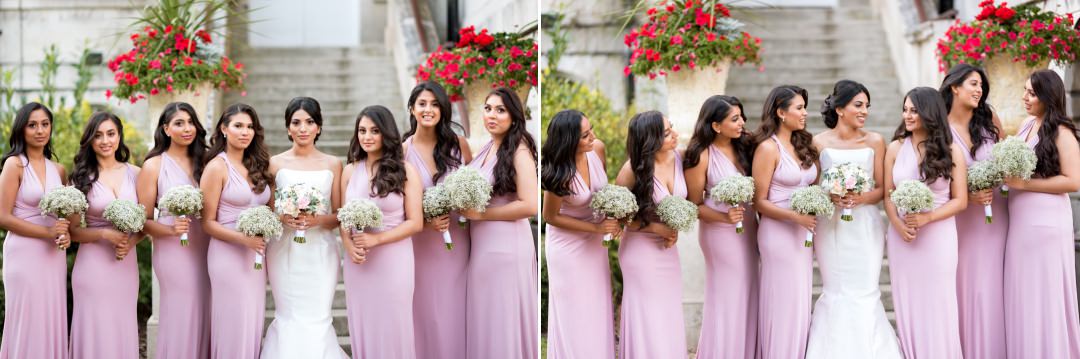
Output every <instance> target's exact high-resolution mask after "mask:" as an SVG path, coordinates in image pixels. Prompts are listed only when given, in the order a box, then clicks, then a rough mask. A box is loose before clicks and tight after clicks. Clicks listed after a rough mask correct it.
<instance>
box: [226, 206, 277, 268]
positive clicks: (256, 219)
mask: <svg viewBox="0 0 1080 359" xmlns="http://www.w3.org/2000/svg"><path fill="white" fill-rule="evenodd" d="M236 230H237V231H238V232H240V233H242V234H244V235H245V236H253V237H262V239H263V241H266V239H267V238H272V237H277V236H280V235H281V230H282V229H281V220H279V219H278V216H277V215H276V214H274V211H272V210H270V207H267V206H257V207H251V208H248V209H245V210H244V211H243V212H240V215H239V216H238V217H236ZM262 267H263V254H262V253H258V252H256V253H255V269H262Z"/></svg>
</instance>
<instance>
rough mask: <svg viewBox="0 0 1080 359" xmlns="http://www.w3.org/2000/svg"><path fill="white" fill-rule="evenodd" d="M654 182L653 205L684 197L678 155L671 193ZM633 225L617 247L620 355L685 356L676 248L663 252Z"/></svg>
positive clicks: (647, 358) (631, 357) (646, 358)
mask: <svg viewBox="0 0 1080 359" xmlns="http://www.w3.org/2000/svg"><path fill="white" fill-rule="evenodd" d="M639 180H644V179H639ZM652 181H653V195H652V197H653V198H652V200H653V202H654V203H660V201H662V200H663V199H664V198H667V197H668V196H678V197H683V198H685V197H686V179H685V178H684V177H683V168H682V156H680V155H679V153H678V152H675V183H674V188H673V190H671V191H669V190H668V188H667V186H665V185H664V184H663V183H662V182H660V180H659V179H657V178H655V177H653V179H652ZM650 216H651V218H650V221H654V222H655V221H659V220H660V218H659V217H657V216H656V215H654V214H650ZM631 227H633V226H631ZM631 227H627V228H626V231H625V232H623V236H622V241H621V243H620V245H619V266H620V267H621V268H622V274H623V300H622V311H621V316H620V318H619V323H620V325H619V333H620V334H619V357H620V358H624V359H636V358H641V359H652V358H686V326H685V323H684V321H683V308H682V272H681V267H680V266H679V251H678V249H676V248H674V247H672V248H664V246H663V241H662V239H661V237H660V236H658V235H655V234H653V233H651V232H644V231H639V230H636V229H637V227H633V228H631Z"/></svg>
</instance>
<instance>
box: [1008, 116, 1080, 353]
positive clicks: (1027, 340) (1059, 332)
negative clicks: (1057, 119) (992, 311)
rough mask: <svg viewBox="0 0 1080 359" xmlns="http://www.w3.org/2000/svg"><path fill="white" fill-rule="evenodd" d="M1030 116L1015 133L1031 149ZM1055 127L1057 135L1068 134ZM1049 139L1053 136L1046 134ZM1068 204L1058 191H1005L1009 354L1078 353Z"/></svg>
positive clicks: (1078, 328)
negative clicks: (1007, 208) (1007, 205)
mask: <svg viewBox="0 0 1080 359" xmlns="http://www.w3.org/2000/svg"><path fill="white" fill-rule="evenodd" d="M1034 123H1035V121H1034V119H1028V120H1027V122H1026V123H1024V125H1023V126H1022V127H1021V129H1020V132H1019V133H1018V134H1017V136H1019V137H1020V138H1026V137H1027V136H1028V134H1029V133H1030V132H1032V131H1035V132H1036V133H1033V134H1031V139H1029V140H1028V141H1027V143H1028V146H1029V147H1032V148H1034V147H1035V145H1036V144H1038V143H1039V141H1040V140H1041V139H1040V138H1039V135H1038V132H1037V131H1038V129H1034V128H1033V127H1034V125H1033V124H1034ZM1068 135H1069V134H1068V133H1067V132H1062V131H1059V132H1058V136H1068ZM1047 140H1048V141H1052V139H1047ZM1072 214H1073V212H1072V208H1071V206H1070V204H1069V196H1068V195H1066V194H1063V193H1056V194H1051V193H1041V192H1027V191H1020V190H1011V191H1009V219H1010V222H1009V239H1008V241H1007V242H1006V246H1005V339H1006V344H1005V347H1006V348H1007V350H1008V357H1009V358H1080V324H1078V320H1080V319H1078V314H1077V304H1076V267H1075V260H1076V258H1075V256H1076V255H1075V252H1074V249H1073V225H1072V220H1073V218H1072Z"/></svg>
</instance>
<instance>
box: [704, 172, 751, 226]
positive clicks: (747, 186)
mask: <svg viewBox="0 0 1080 359" xmlns="http://www.w3.org/2000/svg"><path fill="white" fill-rule="evenodd" d="M709 198H711V199H712V200H713V201H716V202H720V203H727V205H729V206H732V207H738V206H739V204H740V203H748V202H750V200H752V199H753V198H754V179H753V178H752V177H749V176H741V175H735V176H728V177H724V178H723V179H721V180H720V182H717V183H716V185H715V186H713V188H712V189H710V190H709ZM742 232H743V223H742V221H739V223H736V224H735V233H742Z"/></svg>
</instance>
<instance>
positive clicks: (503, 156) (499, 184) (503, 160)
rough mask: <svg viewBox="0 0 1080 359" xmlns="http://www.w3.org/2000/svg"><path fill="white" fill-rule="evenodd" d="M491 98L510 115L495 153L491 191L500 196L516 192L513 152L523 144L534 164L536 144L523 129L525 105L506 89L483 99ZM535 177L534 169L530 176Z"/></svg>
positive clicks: (500, 89)
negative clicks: (508, 123)
mask: <svg viewBox="0 0 1080 359" xmlns="http://www.w3.org/2000/svg"><path fill="white" fill-rule="evenodd" d="M491 96H499V98H501V99H502V103H503V106H505V107H506V112H507V113H509V114H510V129H508V130H506V136H505V137H503V140H502V143H500V144H499V150H498V152H496V153H495V158H496V160H495V169H494V174H495V184H494V187H495V188H494V189H493V190H492V196H501V195H505V194H510V193H514V192H517V183H516V182H515V181H514V177H516V175H517V170H516V169H515V168H514V152H516V151H517V148H518V145H521V144H524V145H525V148H527V149H529V154H530V155H532V159H533V161H534V162H535V161H536V143H535V142H533V138H532V135H529V132H528V130H527V129H526V127H525V126H526V125H525V105H523V104H522V103H521V99H520V98H518V95H517V93H515V92H514V91H513V90H511V89H508V88H506V87H500V88H497V89H495V90H492V91H491V93H489V94H488V95H487V97H484V99H488V98H491ZM535 175H536V171H535V169H534V170H533V172H532V176H535Z"/></svg>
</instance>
